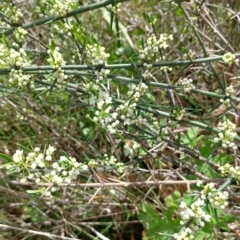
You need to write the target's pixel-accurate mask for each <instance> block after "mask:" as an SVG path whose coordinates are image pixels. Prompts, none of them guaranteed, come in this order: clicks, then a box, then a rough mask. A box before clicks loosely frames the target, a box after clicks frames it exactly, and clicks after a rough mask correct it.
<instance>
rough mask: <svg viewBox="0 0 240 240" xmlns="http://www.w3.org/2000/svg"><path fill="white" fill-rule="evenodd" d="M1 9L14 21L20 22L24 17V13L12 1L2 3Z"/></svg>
mask: <svg viewBox="0 0 240 240" xmlns="http://www.w3.org/2000/svg"><path fill="white" fill-rule="evenodd" d="M1 5H2V6H0V11H2V12H4V14H5V15H6V16H7V17H8V18H9V20H10V21H11V22H12V23H15V24H17V23H20V22H21V20H22V19H23V17H24V16H23V13H22V12H21V11H20V10H19V9H17V7H16V6H14V5H13V4H10V3H5V4H4V3H1Z"/></svg>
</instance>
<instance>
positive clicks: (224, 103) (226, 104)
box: [220, 85, 235, 108]
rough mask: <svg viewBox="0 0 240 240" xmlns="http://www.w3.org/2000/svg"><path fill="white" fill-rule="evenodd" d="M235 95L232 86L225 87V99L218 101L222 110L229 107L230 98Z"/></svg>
mask: <svg viewBox="0 0 240 240" xmlns="http://www.w3.org/2000/svg"><path fill="white" fill-rule="evenodd" d="M234 94H235V89H234V88H233V86H232V85H230V86H228V87H226V89H225V95H226V97H227V98H226V99H220V103H222V106H223V107H224V108H227V107H230V102H231V101H230V98H229V97H231V96H234Z"/></svg>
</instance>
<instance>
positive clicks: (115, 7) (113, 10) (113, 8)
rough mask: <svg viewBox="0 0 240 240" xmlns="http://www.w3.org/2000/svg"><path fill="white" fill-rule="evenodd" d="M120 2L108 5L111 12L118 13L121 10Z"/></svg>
mask: <svg viewBox="0 0 240 240" xmlns="http://www.w3.org/2000/svg"><path fill="white" fill-rule="evenodd" d="M121 5H122V4H121V3H117V4H116V5H109V6H108V8H109V9H110V10H111V11H112V12H113V13H115V14H116V13H118V12H120V10H121Z"/></svg>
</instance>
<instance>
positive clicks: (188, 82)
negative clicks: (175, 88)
mask: <svg viewBox="0 0 240 240" xmlns="http://www.w3.org/2000/svg"><path fill="white" fill-rule="evenodd" d="M178 84H179V85H180V86H182V87H183V91H184V92H185V93H189V92H191V90H192V89H194V88H195V86H194V85H193V80H192V79H191V78H183V79H180V80H179V83H178Z"/></svg>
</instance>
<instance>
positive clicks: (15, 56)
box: [0, 44, 34, 87]
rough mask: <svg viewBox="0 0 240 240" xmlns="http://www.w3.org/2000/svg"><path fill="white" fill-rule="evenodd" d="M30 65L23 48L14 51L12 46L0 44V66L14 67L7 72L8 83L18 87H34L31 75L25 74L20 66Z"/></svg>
mask: <svg viewBox="0 0 240 240" xmlns="http://www.w3.org/2000/svg"><path fill="white" fill-rule="evenodd" d="M27 65H30V61H29V60H28V56H27V54H26V52H25V50H24V49H23V48H20V49H19V50H18V51H16V50H15V49H14V48H8V47H7V46H6V45H4V44H0V68H1V67H14V68H12V69H11V71H10V73H9V83H10V84H11V85H12V84H17V85H18V86H19V87H24V86H27V85H28V86H30V87H34V82H33V79H32V75H30V74H25V73H24V71H23V70H22V67H24V66H27Z"/></svg>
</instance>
